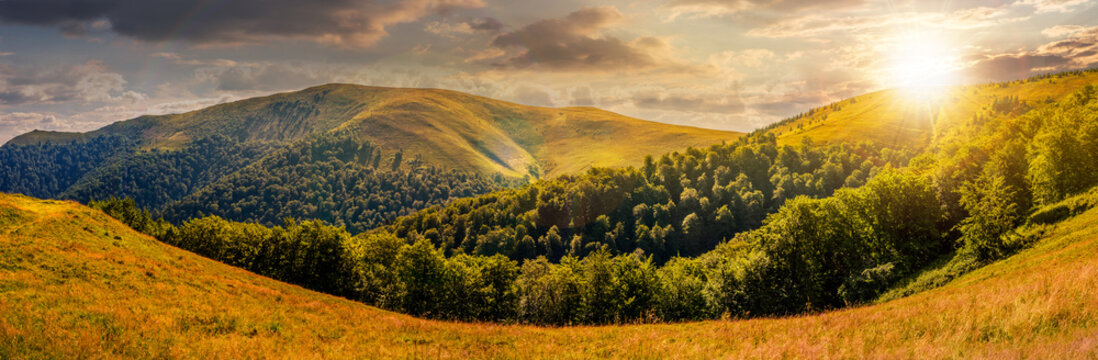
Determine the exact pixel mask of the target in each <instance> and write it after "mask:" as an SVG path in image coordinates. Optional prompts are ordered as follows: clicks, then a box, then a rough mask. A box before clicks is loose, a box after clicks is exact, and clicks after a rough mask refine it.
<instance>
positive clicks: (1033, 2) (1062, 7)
mask: <svg viewBox="0 0 1098 360" xmlns="http://www.w3.org/2000/svg"><path fill="white" fill-rule="evenodd" d="M1089 2H1090V0H1021V1H1019V2H1017V3H1015V5H1024V6H1032V7H1033V9H1034V10H1036V11H1037V13H1038V14H1041V13H1049V12H1059V13H1069V12H1071V11H1072V10H1074V9H1075V8H1076V7H1078V6H1080V5H1084V4H1087V3H1089Z"/></svg>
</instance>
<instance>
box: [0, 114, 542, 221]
mask: <svg viewBox="0 0 1098 360" xmlns="http://www.w3.org/2000/svg"><path fill="white" fill-rule="evenodd" d="M0 159H4V161H3V162H0V163H2V164H0V170H3V172H2V173H3V175H0V191H3V192H18V193H24V194H27V195H32V196H37V197H42V198H59V199H71V200H76V201H80V202H85V203H86V202H88V201H92V200H102V199H106V198H109V197H112V196H116V197H127V198H132V199H133V200H134V201H135V202H136V204H137V205H138V206H139V207H141V208H145V209H151V210H154V211H157V212H158V214H160V215H162V216H164V217H165V218H166V219H168V220H169V221H172V222H174V223H177V224H178V223H179V222H182V221H183V220H186V219H190V218H193V217H201V216H206V215H219V216H222V217H225V218H228V219H232V220H235V221H247V222H257V223H261V224H266V225H275V224H280V223H281V222H282V219H283V218H284V217H297V218H309V219H320V220H324V221H327V222H329V223H332V224H337V225H340V226H344V227H346V228H347V229H348V230H350V231H352V232H354V233H358V232H362V231H365V230H369V229H372V228H374V227H377V226H379V225H383V224H386V223H387V222H389V221H390V220H392V219H394V218H396V217H398V216H401V215H406V214H410V213H412V212H415V211H417V210H420V209H423V208H427V207H430V206H435V205H442V204H446V203H448V202H449V201H452V200H454V199H457V198H461V197H471V196H476V195H480V194H485V193H488V192H491V191H494V190H498V189H501V188H504V187H514V186H517V185H519V184H522V183H524V181H525V180H523V179H507V178H503V177H501V176H495V177H486V176H481V175H478V174H475V173H469V172H461V171H456V170H443V169H439V168H436V167H433V166H426V165H424V164H423V163H422V162H420V161H419V160H418V159H416V158H414V157H413V158H410V159H405V158H404V157H403V154H402V152H401V151H399V149H398V150H395V151H391V150H386V149H382V148H381V147H380V146H377V145H374V144H372V143H370V142H369V141H364V140H362V139H358V138H357V137H356V136H355V135H354V134H352V133H350V132H346V131H341V132H332V133H326V134H322V135H315V136H309V137H306V138H304V139H301V140H298V141H295V142H292V143H290V144H282V143H276V142H269V141H247V142H245V141H240V140H238V139H235V138H232V137H228V136H223V135H217V134H214V135H211V136H208V137H203V138H199V139H196V140H194V141H191V142H190V143H188V144H187V145H186V146H184V147H181V148H179V149H174V150H165V149H159V148H152V149H142V147H141V146H140V144H137V143H134V142H133V141H129V140H126V137H123V136H116V135H104V136H95V137H92V138H91V139H90V140H87V141H72V142H66V143H59V144H57V143H43V144H34V145H6V146H3V147H0Z"/></svg>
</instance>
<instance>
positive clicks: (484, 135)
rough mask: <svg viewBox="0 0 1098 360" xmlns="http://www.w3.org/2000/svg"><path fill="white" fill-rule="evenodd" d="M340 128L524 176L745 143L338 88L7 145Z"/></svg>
mask: <svg viewBox="0 0 1098 360" xmlns="http://www.w3.org/2000/svg"><path fill="white" fill-rule="evenodd" d="M336 130H345V131H349V132H351V133H353V134H355V135H356V137H357V138H358V139H361V140H363V141H369V142H371V143H373V144H376V145H378V146H381V147H384V148H387V149H394V150H400V151H402V152H404V153H405V155H404V157H405V158H406V159H412V158H416V157H419V158H420V159H421V160H422V161H423V162H424V164H425V165H429V166H436V167H440V168H445V169H455V170H462V171H471V172H476V173H479V174H483V175H492V174H496V173H499V174H502V175H504V176H505V177H517V178H521V177H523V176H525V175H529V174H531V173H534V174H535V175H540V176H545V177H554V176H557V175H561V174H567V173H573V172H577V171H582V170H584V169H587V168H591V167H620V166H629V165H639V164H640V161H641V160H642V159H643V158H644V156H645V155H650V154H661V153H665V152H670V151H674V150H679V149H682V148H685V147H687V146H703V145H709V144H714V143H720V142H721V141H731V140H735V139H736V138H738V137H739V136H741V134H739V133H736V132H728V131H718V130H708V129H701V128H694V127H687V126H677V125H669V124H663V123H656V122H650V121H644V120H639V119H634V118H630V117H627V116H622V115H619V114H614V113H611V112H607V111H603V110H599V109H595V108H589V107H572V108H560V109H555V108H543V107H534V106H525V105H519V104H514V103H510V102H505V101H499V100H493V99H489V98H485V97H480V96H474V95H469V94H464V93H460V92H456V91H447V90H436V89H398V88H381V87H368V86H359V85H348V84H329V85H323V86H317V87H312V88H308V89H305V90H302V91H296V92H289V93H282V94H275V95H271V96H266V97H260V98H253V99H247V100H241V101H236V102H232V103H227V104H221V105H216V106H212V107H209V108H206V109H202V110H197V111H192V112H188V113H184V114H174V115H162V116H142V117H139V118H136V119H133V120H128V121H123V122H119V123H115V124H112V125H109V126H106V127H104V128H102V129H99V130H96V131H92V132H90V133H87V134H83V135H79V134H72V133H58V132H42V131H35V132H31V133H28V134H24V135H20V136H18V137H16V138H14V139H12V140H10V141H9V142H8V144H10V145H26V144H33V143H41V142H57V141H61V142H68V141H71V140H73V139H76V138H80V137H85V138H87V137H94V136H99V135H125V136H127V137H130V138H132V139H139V140H140V142H141V144H142V148H143V149H160V150H172V149H179V148H182V147H185V146H186V145H187V144H189V143H190V142H192V141H194V140H196V139H201V138H206V137H210V136H213V135H222V136H226V137H228V138H230V139H233V140H235V141H238V142H245V143H249V142H277V143H290V142H293V141H295V140H301V139H304V138H307V137H308V136H310V135H316V134H323V133H327V132H332V131H336ZM622 139H644V141H621V140H622ZM535 177H536V176H535Z"/></svg>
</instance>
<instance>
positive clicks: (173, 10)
mask: <svg viewBox="0 0 1098 360" xmlns="http://www.w3.org/2000/svg"><path fill="white" fill-rule="evenodd" d="M481 6H483V2H482V0H402V1H397V2H379V1H375V0H326V1H301V0H223V1H212V2H211V1H203V0H147V1H133V0H4V1H0V21H3V22H6V23H12V24H25V25H44V26H54V27H57V28H59V29H62V30H63V31H65V32H66V33H80V32H81V31H84V30H85V29H89V28H95V27H96V26H97V24H101V25H98V26H101V27H104V28H107V27H109V29H110V30H111V31H114V32H116V33H119V34H122V35H126V36H131V37H134V38H137V39H141V40H146V41H163V40H173V39H181V40H187V41H192V42H197V43H212V44H233V43H254V42H260V41H264V40H267V39H269V38H304V39H309V40H312V41H319V42H324V43H331V44H337V45H341V46H349V47H367V46H372V45H373V44H374V43H376V42H377V41H378V40H379V39H380V38H382V37H384V36H386V35H388V33H387V32H386V27H388V26H390V25H394V24H399V23H404V22H411V21H415V20H418V19H420V18H422V17H424V16H427V15H431V14H435V13H440V12H445V11H448V10H452V9H455V8H470V7H481ZM488 26H491V25H490V24H489V25H488Z"/></svg>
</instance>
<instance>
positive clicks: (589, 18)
mask: <svg viewBox="0 0 1098 360" xmlns="http://www.w3.org/2000/svg"><path fill="white" fill-rule="evenodd" d="M624 19H625V16H624V15H622V13H621V12H619V11H618V10H617V9H615V8H613V7H597V8H585V9H581V10H577V11H575V12H572V13H571V14H568V16H566V17H564V18H560V19H548V20H541V21H538V22H535V23H532V24H530V25H527V26H525V27H522V28H520V29H518V30H515V31H512V32H507V33H503V34H501V35H499V36H497V37H496V38H495V40H493V41H492V45H491V46H493V47H496V48H500V49H518V50H519V51H520V52H519V54H517V55H514V56H509V57H507V58H506V59H504V60H503V61H502V62H499V63H496V65H497V66H499V67H503V68H518V69H522V68H528V67H532V66H537V67H541V68H545V69H550V70H564V71H614V70H621V69H636V68H645V67H651V66H655V65H659V64H660V60H658V59H657V58H656V57H654V56H652V55H651V54H649V53H648V48H649V47H650V46H651V45H652V44H649V43H644V42H642V43H637V44H633V43H628V42H625V41H623V40H621V39H618V38H614V37H609V36H600V35H599V32H600V31H601V30H603V29H605V28H607V27H609V26H611V25H613V24H616V23H618V22H621V21H622V20H624ZM649 41H658V40H656V39H649Z"/></svg>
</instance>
